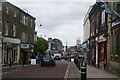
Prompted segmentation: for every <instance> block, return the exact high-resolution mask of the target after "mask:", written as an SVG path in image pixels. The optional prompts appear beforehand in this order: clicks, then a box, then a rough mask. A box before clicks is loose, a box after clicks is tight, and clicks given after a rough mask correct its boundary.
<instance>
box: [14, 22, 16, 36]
mask: <svg viewBox="0 0 120 80" xmlns="http://www.w3.org/2000/svg"><path fill="white" fill-rule="evenodd" d="M13 36H14V37H15V36H16V25H15V24H13Z"/></svg>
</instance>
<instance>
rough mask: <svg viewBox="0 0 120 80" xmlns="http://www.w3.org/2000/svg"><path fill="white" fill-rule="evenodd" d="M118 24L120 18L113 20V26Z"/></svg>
mask: <svg viewBox="0 0 120 80" xmlns="http://www.w3.org/2000/svg"><path fill="white" fill-rule="evenodd" d="M118 24H120V19H117V20H115V21H113V22H112V27H115V26H117V25H118Z"/></svg>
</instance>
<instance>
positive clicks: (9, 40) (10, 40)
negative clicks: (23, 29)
mask: <svg viewBox="0 0 120 80" xmlns="http://www.w3.org/2000/svg"><path fill="white" fill-rule="evenodd" d="M3 42H4V43H14V44H20V43H21V41H20V39H16V38H6V37H3Z"/></svg>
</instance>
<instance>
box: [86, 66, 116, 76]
mask: <svg viewBox="0 0 120 80" xmlns="http://www.w3.org/2000/svg"><path fill="white" fill-rule="evenodd" d="M87 78H118V76H116V75H114V74H111V73H108V72H107V71H105V70H102V69H98V68H95V67H93V66H90V65H87Z"/></svg>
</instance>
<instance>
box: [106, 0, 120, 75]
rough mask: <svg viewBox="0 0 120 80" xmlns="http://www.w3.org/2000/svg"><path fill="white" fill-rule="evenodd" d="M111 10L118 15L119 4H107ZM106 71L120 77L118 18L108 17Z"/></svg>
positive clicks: (114, 16) (119, 26) (119, 23)
mask: <svg viewBox="0 0 120 80" xmlns="http://www.w3.org/2000/svg"><path fill="white" fill-rule="evenodd" d="M108 5H109V7H110V8H111V9H113V10H114V11H116V12H117V13H118V15H120V2H108ZM107 39H108V42H107V52H108V53H109V54H108V55H109V56H108V64H107V66H108V68H107V69H108V71H110V72H112V73H114V74H117V75H119V76H120V66H119V65H120V17H119V16H117V14H114V15H108V38H107Z"/></svg>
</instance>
